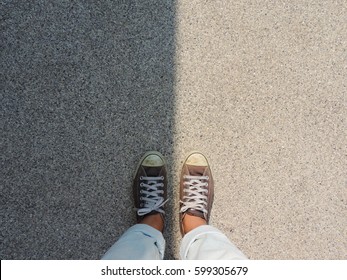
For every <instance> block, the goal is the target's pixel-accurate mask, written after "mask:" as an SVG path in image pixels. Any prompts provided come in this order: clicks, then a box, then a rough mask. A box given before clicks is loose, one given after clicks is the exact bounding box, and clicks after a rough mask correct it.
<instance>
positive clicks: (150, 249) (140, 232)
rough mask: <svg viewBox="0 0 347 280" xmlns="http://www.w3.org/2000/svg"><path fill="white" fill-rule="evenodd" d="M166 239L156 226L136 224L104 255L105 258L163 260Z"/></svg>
mask: <svg viewBox="0 0 347 280" xmlns="http://www.w3.org/2000/svg"><path fill="white" fill-rule="evenodd" d="M164 250H165V240H164V237H163V235H162V233H161V232H160V231H159V230H156V229H155V228H153V227H151V226H148V225H145V224H136V225H134V226H132V227H131V228H129V229H128V230H127V231H126V232H125V233H123V235H122V236H121V237H120V238H119V240H118V241H117V242H116V243H115V244H113V246H112V247H111V248H110V249H109V250H108V251H107V252H106V254H105V255H104V256H103V257H102V259H103V260H162V259H163V257H164Z"/></svg>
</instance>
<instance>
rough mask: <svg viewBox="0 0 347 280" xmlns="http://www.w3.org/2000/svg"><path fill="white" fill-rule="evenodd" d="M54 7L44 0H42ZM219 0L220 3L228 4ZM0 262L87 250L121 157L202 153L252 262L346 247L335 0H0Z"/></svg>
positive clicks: (170, 246) (129, 161)
mask: <svg viewBox="0 0 347 280" xmlns="http://www.w3.org/2000/svg"><path fill="white" fill-rule="evenodd" d="M56 2H59V3H56ZM231 2H232V3H231ZM0 17H1V42H0V44H1V65H0V67H1V70H0V71H1V93H0V94H1V96H0V97H1V103H0V104H1V105H0V106H1V107H0V108H1V111H0V112H1V120H0V124H1V127H0V129H1V138H0V140H1V168H0V172H1V173H0V188H1V189H0V202H1V206H0V207H1V208H0V209H1V210H0V217H1V224H0V232H1V235H0V238H1V242H0V257H1V259H98V258H100V256H101V255H102V254H103V253H104V252H105V250H107V248H108V247H109V246H111V245H112V243H113V242H114V241H115V240H116V239H117V238H118V237H119V236H120V235H121V234H122V233H123V232H124V231H125V230H126V229H127V228H128V227H129V226H131V225H132V224H133V223H134V222H135V218H134V211H133V209H132V197H131V180H132V176H133V173H134V171H135V170H134V168H135V166H136V164H137V161H138V159H139V158H140V157H141V156H142V154H143V153H144V152H145V151H147V150H153V149H155V150H159V151H160V152H162V153H163V154H164V155H165V156H166V158H167V161H168V163H169V170H170V178H169V180H170V182H171V183H170V186H169V196H170V197H171V200H170V202H169V205H168V206H169V207H168V209H169V210H168V215H167V217H168V219H167V220H168V221H167V226H166V232H165V237H166V240H167V250H166V258H168V259H172V258H178V257H179V256H178V250H179V244H180V240H181V237H180V234H179V229H178V224H177V223H178V221H177V215H176V213H177V211H178V209H177V204H178V197H177V192H178V188H177V185H178V175H179V171H180V168H181V164H182V162H183V160H184V156H185V154H186V153H187V152H189V151H191V150H200V151H202V152H204V153H205V154H206V155H207V157H208V158H209V160H210V163H211V166H212V171H213V174H214V178H215V182H216V194H215V204H214V208H213V212H212V218H211V223H212V224H213V225H215V226H217V227H218V228H219V229H221V230H222V231H223V232H224V233H226V235H227V236H228V237H229V238H230V239H231V240H232V241H233V242H234V243H235V244H236V245H237V246H238V247H239V248H240V249H241V250H242V251H243V252H244V253H245V254H246V255H247V256H249V257H250V258H253V259H346V258H347V243H346V242H347V241H346V238H345V237H346V234H347V222H346V218H345V217H346V216H347V186H346V177H347V176H346V170H347V162H346V154H347V151H346V147H347V143H346V116H347V112H346V108H347V106H346V105H347V104H346V92H347V90H346V88H347V84H346V78H345V77H346V74H347V73H346V69H347V68H346V65H347V64H346V63H347V61H346V57H347V51H346V45H347V32H346V31H347V23H346V18H347V7H346V3H345V1H342V0H341V1H333V2H331V3H330V2H329V3H327V1H316V0H315V1H313V0H308V1H296V0H295V1H269V0H265V1H258V0H257V1H246V0H238V1H225V0H220V1H177V2H175V1H111V0H109V1H38V0H35V1H25V2H22V1H2V2H1V7H0Z"/></svg>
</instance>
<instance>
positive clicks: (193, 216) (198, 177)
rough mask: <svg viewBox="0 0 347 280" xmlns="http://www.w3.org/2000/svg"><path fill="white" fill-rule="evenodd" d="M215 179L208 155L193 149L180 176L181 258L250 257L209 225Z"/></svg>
mask: <svg viewBox="0 0 347 280" xmlns="http://www.w3.org/2000/svg"><path fill="white" fill-rule="evenodd" d="M213 197H214V183H213V178H212V173H211V169H210V166H209V164H208V162H207V159H206V158H205V156H203V155H202V154H200V153H192V154H191V155H190V156H188V158H187V159H186V161H185V163H184V165H183V168H182V173H181V179H180V203H181V204H180V228H181V233H182V236H184V237H183V240H182V244H181V250H180V255H181V259H215V260H216V259H247V257H246V256H245V255H244V254H243V253H242V252H241V251H240V250H239V249H237V248H236V246H235V245H234V244H232V243H231V242H230V241H229V239H228V238H227V237H226V236H225V235H224V234H223V233H222V232H220V231H219V230H218V229H216V228H214V227H212V226H209V225H208V222H209V218H210V214H211V209H212V204H213Z"/></svg>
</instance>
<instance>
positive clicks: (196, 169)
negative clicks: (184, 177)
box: [188, 165, 206, 176]
mask: <svg viewBox="0 0 347 280" xmlns="http://www.w3.org/2000/svg"><path fill="white" fill-rule="evenodd" d="M205 169H206V166H196V165H188V170H189V175H191V176H203V175H204V172H205Z"/></svg>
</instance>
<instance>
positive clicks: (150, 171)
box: [145, 167, 158, 177]
mask: <svg viewBox="0 0 347 280" xmlns="http://www.w3.org/2000/svg"><path fill="white" fill-rule="evenodd" d="M145 171H146V175H147V177H158V167H146V170H145Z"/></svg>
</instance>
